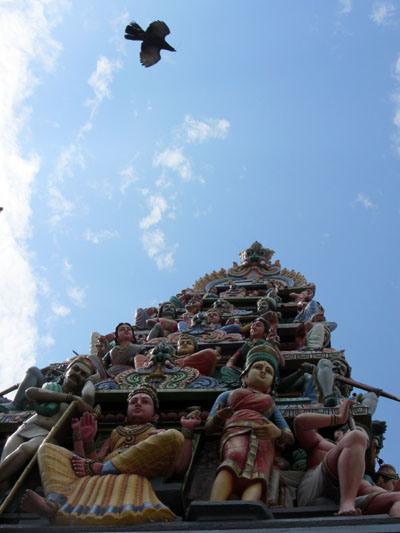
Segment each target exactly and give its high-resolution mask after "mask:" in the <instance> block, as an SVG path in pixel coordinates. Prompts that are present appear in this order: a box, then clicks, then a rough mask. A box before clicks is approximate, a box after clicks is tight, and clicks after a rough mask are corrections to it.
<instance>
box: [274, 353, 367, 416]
mask: <svg viewBox="0 0 400 533" xmlns="http://www.w3.org/2000/svg"><path fill="white" fill-rule="evenodd" d="M350 372H351V368H350V366H349V365H348V363H347V361H346V360H345V359H344V357H343V356H341V355H332V356H331V358H330V359H320V360H319V361H318V364H317V365H314V364H312V363H302V364H301V365H300V367H299V368H298V369H297V370H296V371H295V372H292V373H291V374H289V376H287V377H285V378H284V379H282V380H281V381H280V383H279V388H278V390H279V392H280V393H282V394H284V393H287V392H294V391H301V392H302V394H303V396H305V397H308V398H310V400H311V403H315V404H323V405H325V406H326V407H334V406H335V405H337V404H338V403H339V402H340V400H341V399H342V398H347V397H348V396H349V394H350V391H351V386H349V385H345V384H343V383H342V382H340V381H337V380H336V374H338V375H340V376H344V377H349V376H350ZM375 407H376V406H375Z"/></svg>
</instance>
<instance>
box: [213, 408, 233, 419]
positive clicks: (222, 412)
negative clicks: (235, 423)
mask: <svg viewBox="0 0 400 533" xmlns="http://www.w3.org/2000/svg"><path fill="white" fill-rule="evenodd" d="M233 412H234V411H233V409H232V408H231V407H223V408H222V409H218V411H217V417H218V418H220V419H221V420H223V421H224V422H225V420H228V418H230V417H231V416H232V415H233Z"/></svg>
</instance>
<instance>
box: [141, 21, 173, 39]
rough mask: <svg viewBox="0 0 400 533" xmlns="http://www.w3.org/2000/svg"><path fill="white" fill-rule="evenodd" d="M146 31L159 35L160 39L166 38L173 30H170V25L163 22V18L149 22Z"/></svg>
mask: <svg viewBox="0 0 400 533" xmlns="http://www.w3.org/2000/svg"><path fill="white" fill-rule="evenodd" d="M146 33H147V34H148V35H150V34H151V35H154V36H157V37H159V38H160V39H164V37H165V36H166V35H169V34H170V33H171V32H170V31H169V28H168V26H167V25H166V24H165V22H163V21H162V20H155V21H154V22H152V23H151V24H149V27H148V28H147V30H146Z"/></svg>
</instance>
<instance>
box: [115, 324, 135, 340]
mask: <svg viewBox="0 0 400 533" xmlns="http://www.w3.org/2000/svg"><path fill="white" fill-rule="evenodd" d="M132 340H133V334H132V328H131V327H130V326H129V325H128V324H121V325H120V326H119V328H118V329H117V341H118V342H119V343H121V342H132Z"/></svg>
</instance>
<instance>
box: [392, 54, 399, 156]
mask: <svg viewBox="0 0 400 533" xmlns="http://www.w3.org/2000/svg"><path fill="white" fill-rule="evenodd" d="M394 77H395V78H396V80H397V81H398V82H399V84H400V54H399V56H398V57H397V61H396V64H395V67H394ZM392 99H393V102H394V116H393V123H394V125H395V126H396V128H397V131H396V133H395V134H394V147H395V149H396V151H397V153H398V154H399V155H400V87H398V88H397V92H396V93H394V94H393V97H392Z"/></svg>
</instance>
